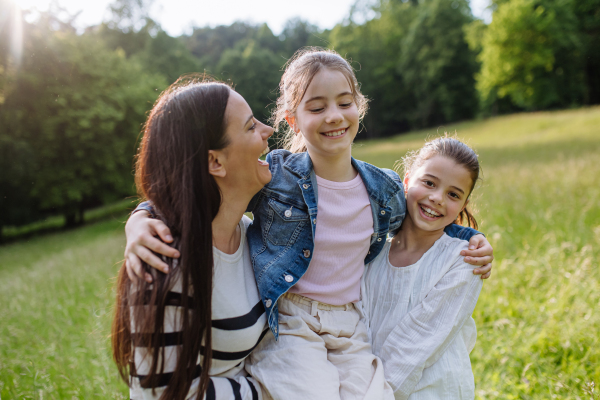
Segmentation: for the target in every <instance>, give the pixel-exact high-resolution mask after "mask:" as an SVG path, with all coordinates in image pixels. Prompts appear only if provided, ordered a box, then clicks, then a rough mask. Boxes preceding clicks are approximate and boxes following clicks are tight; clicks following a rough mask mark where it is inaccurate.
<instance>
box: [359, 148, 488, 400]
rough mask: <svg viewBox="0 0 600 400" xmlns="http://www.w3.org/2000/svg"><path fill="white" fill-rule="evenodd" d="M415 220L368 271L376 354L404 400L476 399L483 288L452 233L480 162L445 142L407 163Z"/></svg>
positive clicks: (366, 305)
mask: <svg viewBox="0 0 600 400" xmlns="http://www.w3.org/2000/svg"><path fill="white" fill-rule="evenodd" d="M404 168H405V171H406V173H405V177H404V187H405V188H406V206H407V211H408V215H407V217H406V218H405V219H404V222H403V224H402V228H401V229H400V231H399V232H398V233H397V234H396V235H395V236H394V237H393V238H391V239H388V241H387V242H386V244H385V246H384V248H383V251H382V252H381V253H380V254H379V256H377V258H376V259H375V260H373V262H371V264H370V265H369V267H368V268H367V269H366V271H365V275H364V277H363V282H362V293H363V300H362V307H363V312H364V316H365V318H366V319H367V321H368V323H367V324H368V326H369V331H370V333H371V341H372V344H373V351H374V352H375V354H377V355H378V356H379V357H381V359H382V360H383V363H384V366H385V373H386V378H387V381H388V383H390V385H392V387H393V388H394V392H395V393H394V394H395V398H396V399H407V398H408V399H410V400H420V399H448V400H454V399H473V398H474V397H475V393H474V384H473V373H472V371H471V363H470V360H469V353H470V352H471V350H472V349H473V346H474V345H475V339H476V336H477V330H476V329H475V322H474V321H473V318H471V314H472V312H473V309H474V308H475V304H476V303H477V297H478V296H479V292H480V290H481V280H480V279H477V277H475V276H474V275H473V273H472V267H471V266H470V265H469V264H466V263H465V262H464V260H463V257H462V256H461V255H460V252H461V251H462V250H464V249H466V248H467V247H468V242H467V241H465V240H462V239H459V238H451V237H450V236H448V235H447V234H446V233H444V228H445V227H447V226H448V225H449V224H451V223H452V222H459V223H460V222H463V223H466V224H468V225H469V226H473V227H475V228H477V222H476V221H475V219H474V218H473V216H472V215H471V214H470V213H469V211H468V210H467V204H468V202H469V200H468V199H469V196H470V194H471V192H472V190H473V186H474V185H475V182H476V181H477V179H478V176H479V162H478V160H477V155H476V154H475V153H474V152H473V150H471V149H470V148H469V147H468V146H467V145H465V144H463V143H461V142H460V141H458V140H456V139H453V138H449V137H443V138H438V139H436V140H433V141H431V142H429V143H427V144H426V145H425V146H424V147H423V148H422V149H421V150H419V151H418V152H416V153H414V154H412V155H409V156H408V157H406V158H405V159H404Z"/></svg>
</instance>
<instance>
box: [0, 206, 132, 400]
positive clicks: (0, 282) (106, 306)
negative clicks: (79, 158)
mask: <svg viewBox="0 0 600 400" xmlns="http://www.w3.org/2000/svg"><path fill="white" fill-rule="evenodd" d="M123 220H124V217H122V218H121V219H120V220H112V221H107V222H102V223H97V224H95V225H91V226H87V227H84V228H80V229H76V230H72V231H69V232H65V233H60V234H53V235H48V236H42V237H37V238H35V239H32V240H30V241H27V242H20V243H14V244H11V245H6V246H3V247H0V302H1V304H2V308H0V321H1V323H0V398H2V399H65V398H66V399H72V398H77V399H90V398H101V399H106V398H116V399H124V398H128V397H127V395H128V392H127V388H126V386H125V384H124V383H122V382H120V381H119V379H118V374H117V371H116V369H115V366H114V364H113V362H112V360H111V358H110V344H109V340H108V335H109V329H110V319H111V313H112V309H111V307H112V301H113V297H114V295H113V292H112V285H113V280H112V279H113V277H114V276H115V275H116V271H117V270H118V267H119V260H121V259H122V258H123V250H124V234H123V222H122V221H123Z"/></svg>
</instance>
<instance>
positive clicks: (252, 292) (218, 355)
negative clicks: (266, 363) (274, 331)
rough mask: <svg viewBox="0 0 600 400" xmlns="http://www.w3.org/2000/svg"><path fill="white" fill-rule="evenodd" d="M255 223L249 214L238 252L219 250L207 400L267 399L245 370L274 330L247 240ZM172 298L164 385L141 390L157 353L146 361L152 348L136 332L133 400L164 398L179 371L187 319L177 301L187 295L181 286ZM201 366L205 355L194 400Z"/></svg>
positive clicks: (194, 385)
mask: <svg viewBox="0 0 600 400" xmlns="http://www.w3.org/2000/svg"><path fill="white" fill-rule="evenodd" d="M250 223H251V221H250V219H249V218H248V217H245V216H244V217H243V218H242V220H241V221H240V229H241V231H242V234H241V241H240V247H239V248H238V250H237V251H236V252H235V253H234V254H225V253H223V252H221V251H219V250H217V249H216V248H213V255H214V260H215V266H214V278H213V293H212V348H213V359H212V364H211V369H210V376H211V381H210V383H209V388H208V391H207V393H206V397H205V398H206V399H207V400H208V399H218V400H226V399H231V400H244V399H248V400H250V399H252V400H257V399H259V400H262V393H261V388H260V386H259V384H258V383H257V382H256V381H255V380H253V379H252V378H251V377H249V376H248V375H247V373H246V371H245V369H244V360H245V358H246V357H247V356H248V355H249V354H250V352H251V351H252V350H253V349H254V348H255V347H256V346H257V345H258V343H259V342H260V341H261V340H262V338H263V337H264V336H265V335H266V334H267V333H268V331H269V330H268V327H267V326H266V322H267V318H266V314H265V310H264V307H263V305H262V302H261V301H260V297H259V294H258V289H257V287H256V281H255V279H254V272H253V270H252V263H251V261H250V252H249V249H248V244H247V241H246V228H247V227H248V225H249V224H250ZM169 296H170V297H172V299H174V301H172V302H171V303H172V304H175V305H167V306H166V308H165V318H164V334H165V335H166V338H165V342H166V343H167V345H166V347H165V349H164V350H165V352H164V356H165V370H164V373H163V374H162V375H161V376H160V377H159V380H160V382H161V386H160V387H159V388H157V389H156V390H155V391H154V392H153V390H152V389H151V388H144V387H141V385H140V380H141V378H143V377H144V376H145V375H147V374H148V372H149V367H150V365H151V361H152V360H151V355H148V356H147V357H145V356H146V355H147V354H149V352H148V350H149V349H147V348H144V347H137V346H136V343H135V337H136V335H135V333H133V335H132V336H133V345H134V360H133V362H134V364H135V369H134V371H135V373H136V375H134V376H132V377H131V389H130V396H131V399H135V400H138V399H158V398H160V396H161V395H162V393H163V391H164V390H165V388H166V387H167V385H168V382H169V379H170V376H171V373H172V372H173V371H174V370H175V365H176V360H177V351H178V347H179V343H178V340H179V338H180V335H179V334H178V333H179V331H180V325H179V324H178V322H180V321H181V319H180V318H179V315H180V314H181V312H182V311H183V310H182V308H181V307H180V306H178V305H176V304H178V303H177V301H176V300H177V298H180V297H181V284H180V283H177V284H175V286H174V287H173V288H172V289H171V292H170V294H169ZM179 304H180V303H179ZM134 307H136V306H134ZM138 307H139V306H138ZM132 315H133V313H132ZM132 329H133V324H132ZM201 364H202V355H198V362H197V375H196V376H197V378H196V379H194V381H193V382H192V386H191V388H190V391H189V393H188V398H195V396H196V392H197V389H198V385H199V383H200V378H199V376H200V371H201V368H200V365H201ZM159 365H160V364H159Z"/></svg>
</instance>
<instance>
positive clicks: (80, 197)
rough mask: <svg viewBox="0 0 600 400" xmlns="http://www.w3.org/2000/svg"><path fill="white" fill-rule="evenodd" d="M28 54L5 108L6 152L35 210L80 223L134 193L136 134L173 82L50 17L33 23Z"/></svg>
mask: <svg viewBox="0 0 600 400" xmlns="http://www.w3.org/2000/svg"><path fill="white" fill-rule="evenodd" d="M25 54H26V55H27V57H24V60H23V64H22V66H21V69H20V71H19V74H18V75H17V76H16V78H15V82H14V90H12V91H11V93H10V95H9V96H8V97H7V98H6V102H5V104H4V106H3V108H2V112H1V113H0V126H3V127H5V129H6V132H3V134H5V136H4V135H3V136H4V138H5V139H4V140H3V141H2V143H0V146H2V147H1V148H0V153H4V154H6V155H7V156H8V160H7V161H6V162H7V163H8V164H10V165H12V166H13V168H14V169H16V170H19V171H21V172H20V179H19V180H18V182H17V181H15V182H12V185H13V187H14V186H18V187H20V188H27V189H26V192H27V195H28V198H29V204H30V206H31V207H34V206H35V207H36V208H35V209H34V211H35V212H37V213H39V212H52V211H54V212H60V213H63V214H64V215H65V216H66V220H67V224H75V223H78V222H81V221H82V215H83V210H84V209H85V208H86V207H89V206H93V205H99V204H102V203H105V202H107V201H114V200H116V199H118V198H122V196H123V195H127V194H130V193H132V189H133V180H132V174H131V169H132V168H131V159H132V155H133V153H134V151H135V144H136V138H137V136H138V134H139V132H140V128H141V124H142V122H143V121H144V113H145V112H146V110H148V109H149V108H150V107H151V105H152V102H153V101H154V99H155V98H156V96H157V94H158V92H159V91H160V90H162V89H163V88H164V87H165V86H166V82H165V81H164V80H163V79H162V78H160V77H158V76H155V75H151V74H148V73H146V72H145V71H144V70H143V69H142V68H141V67H140V66H139V65H138V64H136V63H133V62H130V61H127V60H126V58H125V55H124V52H123V51H122V50H121V51H111V50H109V49H107V48H106V47H105V46H104V45H103V44H102V43H101V42H100V41H98V40H97V38H96V37H94V36H92V35H82V36H78V35H76V34H75V33H74V32H70V31H53V30H52V29H51V27H50V26H48V25H47V24H44V21H38V22H37V23H36V24H35V25H33V24H32V25H28V26H27V29H26V37H25ZM15 149H16V150H18V151H15ZM10 197H12V195H11V196H10ZM7 201H9V202H11V199H7ZM12 203H13V204H14V201H12ZM18 222H20V223H23V222H26V221H24V220H21V221H17V223H18ZM13 223H15V221H13Z"/></svg>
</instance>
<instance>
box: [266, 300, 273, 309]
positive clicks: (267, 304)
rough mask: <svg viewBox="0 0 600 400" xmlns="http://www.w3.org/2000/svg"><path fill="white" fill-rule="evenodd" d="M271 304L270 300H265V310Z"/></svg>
mask: <svg viewBox="0 0 600 400" xmlns="http://www.w3.org/2000/svg"><path fill="white" fill-rule="evenodd" d="M271 303H272V301H271V299H267V301H265V307H267V308H269V307H271Z"/></svg>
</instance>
